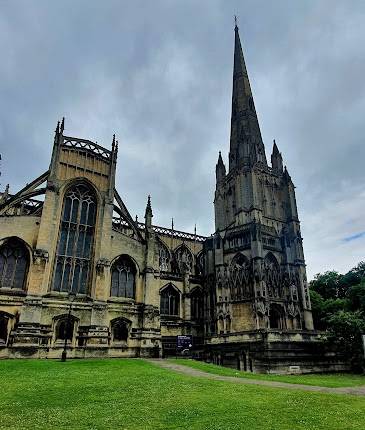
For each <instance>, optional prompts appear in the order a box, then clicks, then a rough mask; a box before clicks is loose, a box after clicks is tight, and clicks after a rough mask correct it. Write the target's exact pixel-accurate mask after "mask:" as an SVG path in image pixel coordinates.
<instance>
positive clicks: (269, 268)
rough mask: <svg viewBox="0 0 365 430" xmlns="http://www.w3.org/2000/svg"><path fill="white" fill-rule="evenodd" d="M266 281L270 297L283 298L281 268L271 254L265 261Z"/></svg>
mask: <svg viewBox="0 0 365 430" xmlns="http://www.w3.org/2000/svg"><path fill="white" fill-rule="evenodd" d="M264 279H265V283H266V288H267V291H268V295H269V297H281V295H282V291H281V284H280V267H279V264H278V262H277V260H276V258H275V257H274V255H273V254H271V253H269V254H267V255H266V257H265V259H264Z"/></svg>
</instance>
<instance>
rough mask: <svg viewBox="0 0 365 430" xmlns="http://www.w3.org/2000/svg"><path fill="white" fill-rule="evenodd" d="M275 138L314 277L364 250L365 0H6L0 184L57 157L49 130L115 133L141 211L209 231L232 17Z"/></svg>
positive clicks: (101, 138) (132, 199)
mask: <svg viewBox="0 0 365 430" xmlns="http://www.w3.org/2000/svg"><path fill="white" fill-rule="evenodd" d="M234 14H237V15H238V17H239V27H240V34H241V40H242V42H243V48H244V51H245V57H246V63H247V66H248V71H249V75H250V79H251V86H252V89H253V92H254V97H255V103H256V109H257V111H258V114H259V120H260V123H261V131H262V134H263V138H264V142H265V145H266V148H267V152H268V158H269V155H270V151H271V146H272V139H273V138H275V139H276V142H277V143H278V146H279V149H280V150H281V151H282V153H283V156H284V161H285V163H286V164H287V165H288V170H289V172H290V174H291V176H292V178H293V181H294V183H295V184H296V187H297V189H296V190H297V201H298V208H299V213H300V217H301V221H302V233H303V237H304V249H305V255H306V260H307V265H308V273H309V277H310V278H311V277H312V276H313V275H314V274H315V273H317V272H320V271H324V270H329V269H336V270H338V271H340V272H345V271H347V270H349V269H350V268H351V267H352V266H354V265H355V264H356V263H357V262H359V261H360V260H363V259H364V258H365V257H364V249H365V174H364V167H363V166H364V160H365V121H364V113H365V85H364V76H365V26H364V23H365V2H364V1H363V0H359V1H355V0H351V1H350V0H348V1H340V0H321V1H318V0H306V1H299V0H297V1H293V0H275V1H269V0H266V1H263V0H238V1H227V0H221V1H218V0H217V1H214V0H206V1H202V0H199V1H197V0H196V1H189V0H184V1H182V0H181V1H177V0H176V1H173V0H170V1H167V0H165V1H163V0H161V1H160V0H153V1H148V0H144V1H139V0H137V1H136V0H134V1H132V0H130V1H122V0H118V1H112V0H108V1H104V2H100V1H96V0H95V1H92V0H87V1H80V0H79V1H74V0H72V1H67V0H62V2H51V1H48V0H45V1H42V0H37V1H35V0H33V1H31V0H24V1H20V0H0V52H1V63H0V100H1V103H0V148H1V154H2V166H1V171H2V176H1V178H0V180H1V189H3V188H4V185H5V184H6V183H10V186H11V189H10V191H11V192H15V191H16V190H18V189H19V188H20V187H22V186H24V185H25V183H26V182H30V180H31V179H34V178H35V177H36V176H38V175H39V174H41V173H43V172H44V171H45V170H47V168H48V163H49V158H50V154H51V149H52V140H53V130H54V128H55V125H56V122H57V120H58V119H60V118H61V117H62V116H65V117H66V130H65V133H66V134H67V135H71V136H77V137H84V138H88V139H90V140H94V141H97V142H98V143H99V144H101V145H104V146H106V147H110V145H111V139H112V135H113V133H116V135H117V137H118V139H119V144H120V146H119V148H120V150H119V154H118V155H119V158H118V171H117V186H118V190H119V192H120V194H121V195H122V197H123V199H124V201H125V203H126V204H127V206H128V208H129V210H130V212H131V213H132V215H135V214H138V215H139V217H140V219H142V217H143V214H144V208H145V204H146V199H147V194H151V196H152V205H153V211H154V223H155V224H158V225H165V226H169V225H170V224H171V217H172V216H173V217H174V220H175V228H177V229H182V230H184V229H186V230H187V231H193V229H194V224H195V223H196V224H197V230H198V233H200V234H205V235H208V234H211V233H212V232H213V230H214V224H213V219H214V212H213V205H212V201H213V192H214V186H215V183H214V182H215V163H216V160H217V155H218V151H219V150H221V151H222V153H223V154H224V158H225V159H227V153H228V148H229V124H230V101H231V87H232V63H233V39H234V33H233V15H234Z"/></svg>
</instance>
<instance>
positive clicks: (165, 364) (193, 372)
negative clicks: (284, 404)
mask: <svg viewBox="0 0 365 430" xmlns="http://www.w3.org/2000/svg"><path fill="white" fill-rule="evenodd" d="M148 361H149V362H151V363H154V364H156V365H158V366H160V367H162V368H164V369H169V370H174V371H176V372H179V373H183V374H184V375H188V376H195V377H199V378H207V379H213V380H215V381H228V382H234V383H235V384H249V385H264V386H266V387H275V388H286V389H289V390H304V391H314V392H317V393H332V394H352V395H354V396H365V385H362V386H359V387H339V388H330V387H318V386H314V385H303V384H289V383H287V382H278V381H263V380H261V379H246V378H237V377H234V376H222V375H215V374H213V373H207V372H203V371H202V370H198V369H193V368H192V367H188V366H184V365H182V364H177V363H172V362H170V361H166V360H161V359H150V360H148Z"/></svg>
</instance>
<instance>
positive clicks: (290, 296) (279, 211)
mask: <svg viewBox="0 0 365 430" xmlns="http://www.w3.org/2000/svg"><path fill="white" fill-rule="evenodd" d="M228 166H229V167H228V171H226V167H225V164H224V161H223V157H222V155H221V153H219V157H218V162H217V165H216V190H215V198H214V207H215V228H216V232H215V235H213V237H212V239H211V240H210V241H208V242H207V268H208V273H209V274H208V278H209V275H210V278H209V279H211V280H213V279H214V281H211V282H212V285H211V287H210V288H211V291H210V296H211V297H214V298H215V299H214V300H210V302H212V301H215V306H212V307H211V314H210V320H211V321H215V322H216V325H215V335H217V336H220V335H225V336H237V335H238V333H242V332H246V331H253V332H254V331H257V330H260V331H261V330H278V329H280V330H282V331H288V332H289V331H292V330H313V322H312V314H311V305H310V298H309V292H308V286H307V279H306V270H305V261H304V255H303V246H302V237H301V232H300V223H299V219H298V213H297V206H296V198H295V189H294V188H295V187H294V184H293V182H292V179H291V177H290V175H289V173H288V170H287V168H286V167H283V157H282V154H281V153H280V152H279V149H278V146H277V144H276V142H275V141H274V145H273V151H272V155H271V166H270V165H268V163H267V159H266V153H265V146H264V143H263V140H262V136H261V132H260V126H259V121H258V116H257V112H256V109H255V103H254V99H253V93H252V89H251V85H250V81H249V77H248V72H247V68H246V64H245V60H244V56H243V50H242V45H241V41H240V36H239V30H238V26H237V25H235V29H234V65H233V89H232V113H231V133H230V149H229V154H228ZM210 326H212V324H210V325H209V327H210ZM210 334H211V335H212V334H213V333H210ZM213 335H214V334H213Z"/></svg>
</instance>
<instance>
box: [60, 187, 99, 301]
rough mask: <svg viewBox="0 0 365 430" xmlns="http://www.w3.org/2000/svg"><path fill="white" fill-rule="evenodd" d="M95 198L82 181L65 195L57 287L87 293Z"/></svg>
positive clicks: (92, 243) (93, 229) (91, 252)
mask: <svg viewBox="0 0 365 430" xmlns="http://www.w3.org/2000/svg"><path fill="white" fill-rule="evenodd" d="M95 219H96V198H95V195H94V193H93V192H92V191H91V189H90V188H89V187H87V186H85V185H83V184H77V185H74V186H73V187H72V188H70V189H69V191H68V192H67V194H66V195H65V199H64V202H63V210H62V218H61V228H60V233H59V238H58V245H57V251H56V269H55V274H54V281H53V290H54V291H66V292H69V291H72V292H74V293H82V294H86V293H87V292H88V283H89V281H90V274H91V268H92V264H91V263H92V254H93V245H94V231H95Z"/></svg>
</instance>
